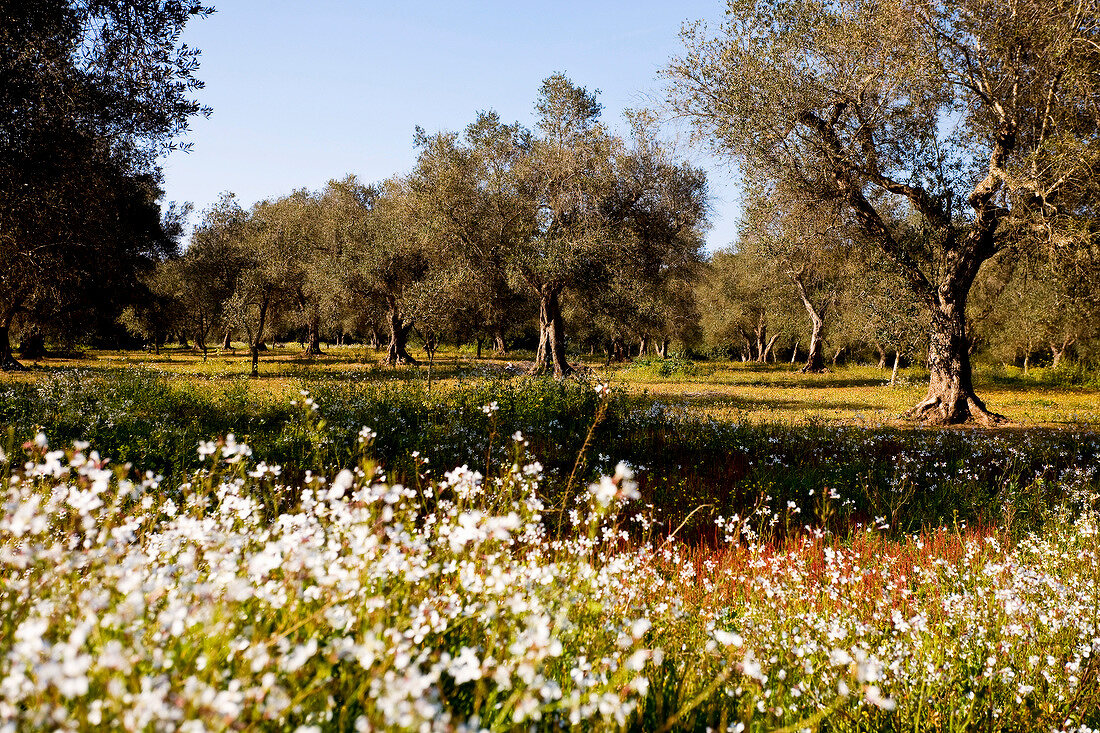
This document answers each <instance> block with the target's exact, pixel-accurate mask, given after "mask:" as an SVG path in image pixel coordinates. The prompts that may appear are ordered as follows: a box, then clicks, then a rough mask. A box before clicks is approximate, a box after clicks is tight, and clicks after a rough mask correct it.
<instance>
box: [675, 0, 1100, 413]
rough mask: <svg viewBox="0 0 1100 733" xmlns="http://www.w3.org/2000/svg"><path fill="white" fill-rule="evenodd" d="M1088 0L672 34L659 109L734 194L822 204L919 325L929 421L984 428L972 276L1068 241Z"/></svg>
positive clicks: (877, 8) (805, 8) (955, 6)
mask: <svg viewBox="0 0 1100 733" xmlns="http://www.w3.org/2000/svg"><path fill="white" fill-rule="evenodd" d="M1098 24H1100V0H1080V1H1074V2H1070V1H1069V0H1012V1H1010V2H1005V1H1004V0H834V1H831V2H824V3H822V2H809V1H808V0H731V1H730V2H729V5H728V13H727V20H726V21H725V22H724V23H723V24H722V26H721V27H720V28H718V29H716V30H715V31H713V32H712V31H710V30H708V29H707V28H706V27H704V26H703V25H698V24H697V25H690V26H688V27H686V28H685V31H684V34H683V37H684V41H685V43H686V46H687V52H686V53H685V54H684V55H683V56H682V57H680V58H677V59H674V60H673V61H672V62H671V65H670V66H669V68H668V70H667V74H668V78H669V80H670V83H671V103H672V105H673V106H674V107H675V108H676V109H677V110H678V111H679V113H680V114H682V115H685V116H686V117H688V118H690V119H691V120H693V121H694V123H695V125H696V129H697V131H698V132H699V133H700V134H701V135H703V136H705V137H707V138H708V139H709V140H711V142H712V143H713V145H714V148H715V149H716V150H717V151H718V152H720V153H723V154H726V155H729V156H732V157H733V158H734V159H735V160H736V161H738V162H739V163H740V165H741V168H742V171H743V173H744V175H745V177H746V178H747V179H749V180H750V181H762V182H765V183H766V182H779V183H782V185H783V186H784V187H787V188H790V189H793V190H799V191H801V192H802V193H803V194H804V195H805V196H807V197H813V198H817V199H818V200H820V201H822V202H826V203H833V202H839V203H841V204H843V205H844V206H845V207H846V209H847V210H848V212H849V214H850V216H851V217H852V219H853V220H854V221H855V222H856V223H857V224H858V226H859V227H860V228H861V229H862V231H863V235H864V238H865V240H866V241H867V242H869V243H871V244H872V245H873V246H875V247H877V248H878V249H880V250H881V251H882V252H883V253H885V254H886V255H887V256H889V257H890V258H891V259H892V260H893V261H894V262H895V263H896V264H897V266H898V268H899V269H900V271H901V272H902V273H903V275H904V278H905V281H906V283H907V286H908V287H909V288H911V289H912V290H913V292H914V293H916V294H917V295H918V296H919V297H920V299H921V300H922V301H923V303H924V304H925V305H926V306H927V308H928V312H929V314H930V324H929V333H930V340H929V352H928V367H929V371H930V380H929V387H928V393H927V395H926V397H925V398H924V399H923V400H922V401H921V402H920V403H919V404H918V405H916V406H915V407H914V408H913V410H912V411H911V413H910V414H911V415H912V416H914V417H917V418H920V419H923V420H925V421H929V422H939V423H958V422H965V421H968V420H977V421H980V422H984V423H989V422H994V421H997V420H999V418H998V416H996V415H994V414H993V413H991V412H990V411H989V410H987V409H986V406H985V405H984V404H983V402H982V401H981V399H980V398H979V397H978V396H977V395H976V394H975V392H974V388H973V385H972V380H971V365H970V354H969V341H968V337H967V328H966V304H967V296H968V294H969V292H970V288H971V285H972V284H973V282H974V279H975V277H976V275H977V273H978V270H979V268H980V267H981V265H982V264H983V263H984V262H986V261H987V260H989V259H990V258H992V257H993V256H994V255H996V254H997V253H998V252H999V251H1002V250H1004V249H1005V248H1007V247H1011V246H1013V245H1014V244H1016V243H1018V242H1019V241H1021V240H1022V239H1025V238H1028V237H1034V238H1042V239H1045V240H1047V241H1049V242H1051V243H1052V245H1054V246H1070V245H1071V244H1072V241H1071V240H1072V231H1073V226H1072V224H1073V223H1074V221H1075V220H1076V219H1078V218H1079V217H1080V216H1087V215H1089V212H1090V211H1091V209H1090V204H1089V200H1088V199H1087V198H1086V197H1085V196H1084V194H1085V193H1086V192H1087V191H1088V189H1089V187H1090V186H1091V185H1092V184H1091V181H1090V179H1091V172H1092V171H1094V170H1095V169H1096V165H1097V164H1098V163H1100V147H1098V146H1097V145H1096V144H1095V140H1096V135H1097V131H1098V129H1100V125H1098V121H1100V73H1098V72H1100V44H1098V43H1097V37H1098V35H1100V28H1098Z"/></svg>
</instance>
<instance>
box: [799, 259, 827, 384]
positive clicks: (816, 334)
mask: <svg viewBox="0 0 1100 733" xmlns="http://www.w3.org/2000/svg"><path fill="white" fill-rule="evenodd" d="M791 281H792V282H793V283H794V284H795V287H796V288H797V290H798V297H799V298H800V299H801V300H802V305H803V307H805V309H806V315H808V316H809V317H810V353H809V354H807V356H806V364H805V366H803V367H802V372H803V373H804V374H806V373H809V372H823V371H825V361H824V360H823V359H822V357H821V351H822V346H823V344H824V341H823V339H822V336H823V335H824V333H825V312H826V309H827V308H828V307H829V301H828V300H826V301H824V302H823V303H822V304H821V305H820V306H818V307H815V306H814V304H813V301H811V300H810V296H809V295H808V294H807V293H806V286H805V285H804V284H803V283H802V273H801V272H799V273H796V274H792V275H791ZM838 355H839V352H838ZM833 364H836V358H835V357H834V358H833Z"/></svg>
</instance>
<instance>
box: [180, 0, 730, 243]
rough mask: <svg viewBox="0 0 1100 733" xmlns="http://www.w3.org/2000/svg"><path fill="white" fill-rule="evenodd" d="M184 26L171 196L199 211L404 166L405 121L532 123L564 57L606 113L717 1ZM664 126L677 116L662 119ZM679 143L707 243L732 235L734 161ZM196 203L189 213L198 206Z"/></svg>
mask: <svg viewBox="0 0 1100 733" xmlns="http://www.w3.org/2000/svg"><path fill="white" fill-rule="evenodd" d="M213 1H214V3H215V5H216V6H217V12H216V13H214V15H212V16H210V17H209V18H206V19H205V20H198V21H193V23H192V24H191V25H190V26H189V28H188V30H187V33H186V36H185V41H186V42H187V43H188V44H189V45H192V46H196V47H198V48H200V49H201V50H202V59H201V64H202V65H201V68H200V70H199V74H198V76H199V78H201V79H202V80H203V81H205V82H206V88H205V89H203V90H202V91H201V92H199V99H200V100H201V101H202V102H203V103H204V104H207V105H210V106H211V107H213V108H214V114H213V115H212V116H211V117H210V118H209V119H206V120H203V119H197V120H194V121H193V122H192V126H191V127H192V129H191V133H190V135H189V136H188V137H187V138H186V139H187V141H188V142H191V143H193V145H194V149H193V150H192V152H191V153H189V154H179V153H176V154H173V155H172V156H170V157H169V158H168V159H167V160H166V161H165V162H164V171H165V188H166V193H167V195H166V198H167V200H170V201H191V202H193V203H194V204H195V207H196V209H197V210H198V211H201V210H202V209H204V208H206V207H207V206H209V205H210V204H211V203H213V202H214V201H215V200H217V198H218V196H219V194H220V193H221V192H222V191H233V192H234V193H236V194H237V196H238V198H239V199H240V200H241V201H242V203H244V204H245V205H249V204H251V203H252V202H254V201H256V200H259V199H262V198H266V197H269V196H278V195H282V194H285V193H288V192H290V191H291V190H293V189H295V188H301V187H306V188H311V189H315V188H319V187H321V186H323V185H324V183H325V182H326V181H327V180H329V179H330V178H338V177H342V176H344V175H345V174H347V173H355V174H356V175H358V176H359V177H360V178H361V179H363V180H366V181H375V180H380V179H382V178H386V177H388V176H390V175H393V174H395V173H403V172H407V171H408V170H409V169H411V167H412V165H413V161H414V158H415V150H414V148H413V144H412V139H413V129H414V127H415V126H416V125H420V126H421V127H423V128H424V129H425V130H427V131H428V132H435V131H438V130H461V129H462V128H463V127H465V126H466V124H467V123H468V122H470V121H472V120H473V118H474V116H475V114H476V113H477V112H478V111H479V110H487V109H495V110H496V111H497V112H499V113H500V115H501V117H502V118H503V119H504V120H507V121H513V120H519V121H520V122H522V123H524V124H527V125H530V124H531V123H532V120H533V110H534V102H535V94H536V92H537V90H538V86H539V83H540V82H541V81H542V79H544V78H546V77H547V76H549V75H550V74H551V73H553V72H556V71H562V72H565V73H566V74H567V75H568V76H569V77H570V78H571V79H572V80H573V81H574V82H575V83H577V84H580V85H581V86H584V87H587V88H588V89H590V90H591V89H599V90H600V92H601V93H600V101H601V102H602V103H603V104H604V120H605V121H606V122H607V123H608V124H609V125H610V126H612V127H613V128H615V129H620V130H621V129H622V128H621V127H620V125H621V119H622V117H621V112H622V110H623V109H624V108H628V107H643V106H655V105H658V104H659V103H660V101H661V99H662V96H663V95H662V91H661V82H660V81H659V80H658V79H657V72H658V70H659V69H661V68H662V67H663V66H664V65H665V63H666V62H667V60H668V58H669V57H670V56H672V55H674V54H677V53H679V52H680V50H681V44H680V41H679V37H678V34H679V29H680V25H681V24H682V23H683V22H684V21H686V20H696V19H704V20H708V21H711V22H716V21H720V20H721V16H722V11H723V8H724V5H723V4H722V3H721V2H720V0H705V1H703V0H683V1H679V2H667V1H664V2H662V1H661V0H634V1H633V2H627V1H620V0H613V1H603V2H601V1H599V0H595V1H592V2H579V1H574V0H564V1H559V2H548V1H546V0H533V1H529V2H528V1H524V0H520V1H519V2H515V1H513V2H495V1H494V2H460V1H457V0H452V1H451V2H435V1H434V0H432V1H426V0H425V1H421V2H416V3H401V2H380V1H377V0H365V1H360V2H356V1H354V0H320V1H316V2H303V1H299V2H284V1H280V0H263V1H262V2H261V1H259V0H222V2H220V3H219V2H218V1H217V0H213ZM669 134H670V136H674V135H675V131H674V130H673V129H672V128H671V127H670V128H669ZM681 137H683V140H682V141H681V142H680V143H678V145H679V147H678V151H679V153H680V155H681V157H683V158H686V159H688V160H691V161H692V162H693V163H695V164H696V165H701V166H703V167H704V168H705V169H706V170H707V171H708V174H709V176H710V181H711V191H712V197H713V198H712V204H713V208H714V211H713V216H712V221H713V223H714V226H713V228H712V230H711V232H710V233H709V235H708V238H707V240H708V246H709V247H710V248H712V249H714V248H717V247H721V246H725V245H726V244H729V243H730V241H732V239H733V237H734V232H735V225H736V218H737V215H738V207H737V189H736V185H735V174H734V172H733V171H732V170H731V169H730V168H729V167H728V166H726V165H723V164H721V163H720V162H719V161H715V160H714V159H712V158H710V157H709V156H708V155H707V154H706V153H705V151H704V150H701V149H697V148H691V147H689V146H688V145H687V141H686V136H684V135H682V134H681ZM195 220H197V216H193V217H192V221H195Z"/></svg>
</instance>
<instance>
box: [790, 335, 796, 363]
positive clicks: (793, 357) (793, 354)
mask: <svg viewBox="0 0 1100 733" xmlns="http://www.w3.org/2000/svg"><path fill="white" fill-rule="evenodd" d="M796 361H798V341H797V340H795V342H794V346H792V347H791V363H792V364H794V363H795V362H796Z"/></svg>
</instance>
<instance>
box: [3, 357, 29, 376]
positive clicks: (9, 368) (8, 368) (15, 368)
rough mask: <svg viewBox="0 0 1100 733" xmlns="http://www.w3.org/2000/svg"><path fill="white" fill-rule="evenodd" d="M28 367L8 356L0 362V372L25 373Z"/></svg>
mask: <svg viewBox="0 0 1100 733" xmlns="http://www.w3.org/2000/svg"><path fill="white" fill-rule="evenodd" d="M25 371H27V367H25V366H23V365H22V364H21V363H19V362H18V361H16V360H15V357H14V356H11V355H8V356H7V357H6V358H4V359H2V360H0V372H25Z"/></svg>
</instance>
